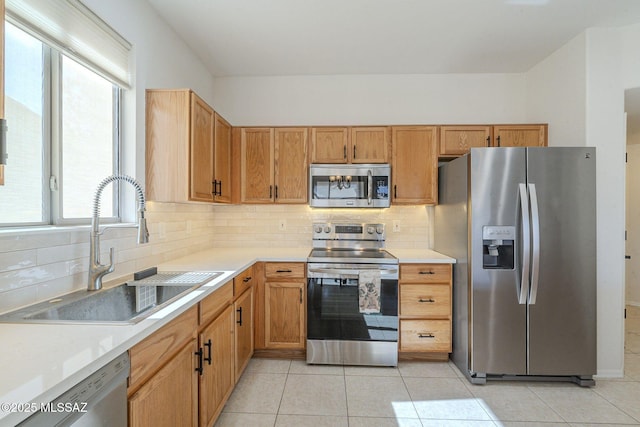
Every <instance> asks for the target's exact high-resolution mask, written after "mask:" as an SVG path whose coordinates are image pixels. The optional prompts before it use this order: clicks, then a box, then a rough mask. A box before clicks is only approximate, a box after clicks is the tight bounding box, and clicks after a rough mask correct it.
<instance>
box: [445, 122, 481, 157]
mask: <svg viewBox="0 0 640 427" xmlns="http://www.w3.org/2000/svg"><path fill="white" fill-rule="evenodd" d="M490 145H491V126H440V151H439V153H438V154H440V156H443V157H458V156H462V155H463V154H467V153H468V152H469V149H471V148H472V147H489V146H490Z"/></svg>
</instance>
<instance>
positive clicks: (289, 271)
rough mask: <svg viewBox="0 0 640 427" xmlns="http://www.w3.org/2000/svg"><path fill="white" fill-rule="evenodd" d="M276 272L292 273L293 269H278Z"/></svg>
mask: <svg viewBox="0 0 640 427" xmlns="http://www.w3.org/2000/svg"><path fill="white" fill-rule="evenodd" d="M276 273H291V270H276Z"/></svg>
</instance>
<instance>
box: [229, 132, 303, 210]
mask: <svg viewBox="0 0 640 427" xmlns="http://www.w3.org/2000/svg"><path fill="white" fill-rule="evenodd" d="M307 135H308V131H307V129H306V128H276V129H274V128H243V129H242V130H241V154H240V169H241V178H240V181H241V202H242V203H306V202H307V147H308V142H307Z"/></svg>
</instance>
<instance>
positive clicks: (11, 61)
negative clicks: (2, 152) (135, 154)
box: [0, 22, 121, 226]
mask: <svg viewBox="0 0 640 427" xmlns="http://www.w3.org/2000/svg"><path fill="white" fill-rule="evenodd" d="M5 88H6V94H5V110H6V117H7V124H8V129H9V130H8V132H7V153H8V161H7V163H8V164H7V167H6V168H5V186H4V187H0V206H2V208H1V209H0V225H3V226H8V225H37V224H68V223H81V222H88V218H89V217H90V216H91V209H92V201H93V194H94V192H95V190H96V188H97V186H98V184H99V183H100V181H101V180H102V179H104V178H105V177H107V176H109V175H111V174H114V173H117V172H118V165H119V161H118V155H119V132H118V129H119V117H120V111H119V110H120V107H119V105H120V103H119V100H120V93H121V89H120V87H119V86H118V85H116V84H114V83H112V82H111V81H110V80H108V79H106V78H104V77H102V76H101V75H99V74H97V73H96V72H94V71H92V69H89V68H88V67H86V66H84V65H82V64H80V63H79V62H76V61H75V60H74V59H71V58H70V57H68V56H66V55H65V54H64V53H62V52H61V51H59V50H57V49H55V48H54V47H52V46H51V45H48V44H47V43H45V42H42V41H40V40H39V39H38V38H36V37H34V36H33V35H31V34H30V33H28V32H27V31H24V30H23V29H21V28H19V27H18V26H16V25H13V24H12V23H10V22H6V32H5ZM117 193H118V192H117V186H114V185H109V186H108V187H107V188H106V189H105V191H104V192H103V195H102V204H101V209H100V212H101V216H102V217H103V218H110V217H111V218H114V217H117V216H118V204H117ZM109 200H111V201H112V203H109V202H108V201H109Z"/></svg>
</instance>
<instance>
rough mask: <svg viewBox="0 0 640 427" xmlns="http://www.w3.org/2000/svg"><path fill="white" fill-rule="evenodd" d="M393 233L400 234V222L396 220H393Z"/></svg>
mask: <svg viewBox="0 0 640 427" xmlns="http://www.w3.org/2000/svg"><path fill="white" fill-rule="evenodd" d="M393 232H394V233H399V232H400V221H399V220H397V219H395V220H393Z"/></svg>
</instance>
